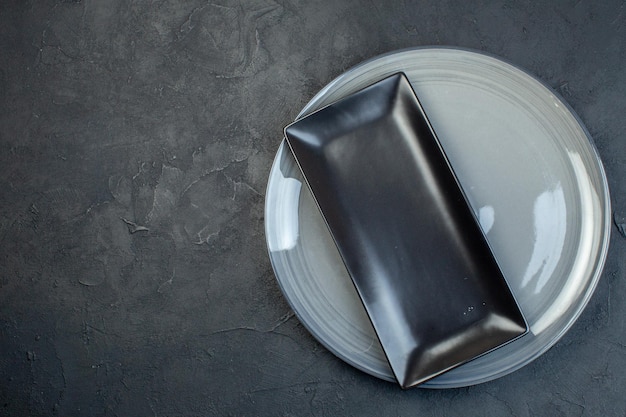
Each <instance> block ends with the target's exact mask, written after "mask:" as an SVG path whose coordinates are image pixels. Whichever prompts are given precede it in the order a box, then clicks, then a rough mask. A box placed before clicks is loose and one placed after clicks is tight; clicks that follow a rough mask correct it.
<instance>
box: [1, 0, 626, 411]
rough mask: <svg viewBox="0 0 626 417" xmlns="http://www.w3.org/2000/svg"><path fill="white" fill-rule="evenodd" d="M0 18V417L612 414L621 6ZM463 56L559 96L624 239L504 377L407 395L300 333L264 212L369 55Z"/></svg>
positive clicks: (294, 8)
mask: <svg viewBox="0 0 626 417" xmlns="http://www.w3.org/2000/svg"><path fill="white" fill-rule="evenodd" d="M389 3H390V4H386V3H385V2H382V1H381V2H378V3H377V2H367V1H365V2H364V1H336V2H330V1H327V2H322V1H293V2H282V1H276V2H275V1H271V0H256V1H241V2H236V1H227V0H222V1H220V2H216V3H207V2H205V1H174V0H169V1H159V0H154V1H147V0H146V1H121V0H74V1H72V0H61V1H56V2H54V1H43V0H42V1H38V2H34V1H28V0H23V1H17V0H5V1H2V2H0V415H31V416H37V415H59V416H74V415H84V416H94V415H119V416H131V415H132V416H144V415H145V416H175V415H187V416H189V415H199V416H200V415H250V416H252V415H278V416H289V415H293V416H295V415H355V416H364V415H381V414H387V415H417V414H419V415H422V416H441V415H467V414H471V415H482V416H508V415H515V416H537V415H549V416H560V415H563V416H582V415H585V416H596V415H605V416H623V415H624V414H625V413H626V396H625V395H624V390H625V389H626V325H625V324H624V323H625V320H624V317H626V302H625V301H624V300H625V299H626V281H625V278H626V270H625V269H624V267H625V265H624V256H623V253H624V250H625V249H626V239H625V238H624V237H623V236H622V235H621V234H620V233H619V232H618V230H619V231H622V232H623V230H624V227H626V226H625V225H624V223H625V222H626V221H625V220H624V219H626V197H625V196H626V176H625V175H624V174H625V173H626V165H625V164H626V152H625V150H626V144H625V143H624V141H625V135H626V118H625V117H624V114H626V99H625V98H624V97H626V71H624V68H626V56H625V50H626V41H624V39H626V5H625V3H624V2H623V1H606V2H591V1H578V2H575V1H560V2H548V1H546V2H543V4H537V3H535V2H525V1H523V2H514V1H496V2H463V1H456V2H452V1H440V2H431V3H429V4H427V3H426V2H424V3H419V2H409V1H397V2H389ZM435 44H436V45H457V46H463V47H470V48H475V49H480V50H484V51H487V52H490V53H493V54H497V55H499V56H501V57H504V58H505V59H508V60H510V61H512V62H514V63H516V64H518V65H520V66H523V67H525V68H527V69H528V70H530V71H531V72H533V73H535V74H536V75H538V76H539V77H540V78H542V79H544V80H545V81H546V82H547V83H548V84H550V85H551V86H553V87H554V88H555V89H557V90H558V91H559V92H561V93H562V94H563V95H564V97H565V99H566V100H568V101H569V103H570V104H571V105H572V106H573V108H574V109H575V110H576V111H577V112H578V113H579V114H580V116H581V118H582V119H583V121H584V122H585V124H586V125H587V127H588V128H589V130H590V132H591V134H592V135H593V137H594V139H595V141H596V145H597V147H598V149H599V151H600V154H601V156H602V159H603V161H604V163H605V167H606V169H607V175H608V179H609V185H610V187H611V191H612V198H613V203H614V211H615V216H614V218H615V223H616V227H615V228H614V229H613V231H614V232H616V233H614V234H613V237H612V241H611V248H610V251H609V258H608V260H607V264H606V268H605V273H604V275H603V277H602V280H601V282H600V284H599V286H598V289H597V291H596V294H595V295H594V297H593V298H592V299H591V302H590V304H589V306H588V308H587V309H586V310H585V312H584V313H583V315H582V316H581V318H580V320H579V321H578V322H577V323H576V325H575V326H574V327H573V328H572V330H571V331H570V332H569V333H568V334H567V335H566V336H565V337H564V338H563V339H562V341H561V342H559V343H558V344H557V345H556V346H555V347H553V348H552V349H551V350H550V351H548V352H547V353H546V354H545V355H543V356H542V357H541V358H539V359H538V360H536V361H535V362H533V363H532V364H530V365H529V366H527V367H525V368H523V369H522V370H520V371H517V372H515V373H514V374H512V375H509V376H507V377H505V378H502V379H500V380H497V381H493V382H490V383H486V384H483V385H479V386H475V387H470V388H465V389H455V390H447V391H428V390H419V389H418V390H410V391H401V390H399V389H398V388H397V387H396V386H395V385H393V384H390V383H386V382H381V381H379V380H377V379H375V378H372V377H369V376H367V375H365V374H363V373H361V372H359V371H357V370H354V369H353V368H351V367H350V366H348V365H346V364H344V363H343V362H341V361H340V360H338V359H336V358H335V357H334V356H333V355H332V354H330V353H329V352H327V351H326V350H325V349H324V348H322V347H321V346H320V345H319V344H318V343H316V342H315V341H314V339H313V338H312V337H311V336H310V335H309V334H308V333H307V332H306V331H305V330H304V329H303V328H302V326H301V325H300V324H299V323H298V321H297V320H296V319H295V318H293V316H292V314H291V313H290V310H289V308H288V306H287V305H286V303H285V301H284V300H283V298H282V295H281V294H280V291H279V290H278V286H277V284H276V282H275V279H274V276H273V273H272V270H271V267H270V264H269V261H268V258H267V254H266V249H265V240H264V233H263V195H264V192H265V191H264V190H265V185H266V178H267V174H268V172H269V167H270V163H271V161H272V158H273V155H274V152H275V151H276V149H277V147H278V144H279V142H280V139H281V135H282V128H283V126H284V125H286V124H288V123H289V122H290V121H291V120H293V118H294V117H295V115H296V114H297V113H298V111H299V109H300V108H301V107H302V106H303V105H304V103H305V102H306V101H307V100H308V99H309V98H310V97H312V95H313V94H314V93H315V92H317V90H318V89H320V88H321V87H322V86H323V85H324V84H326V83H327V82H328V81H330V80H331V79H332V78H333V77H335V76H337V75H339V74H340V73H342V72H343V71H344V70H346V69H347V68H349V67H351V66H352V65H354V64H357V63H358V62H360V61H362V60H363V59H365V58H369V57H372V56H374V55H377V54H379V53H382V52H387V51H390V50H394V49H398V48H403V47H409V46H419V45H435Z"/></svg>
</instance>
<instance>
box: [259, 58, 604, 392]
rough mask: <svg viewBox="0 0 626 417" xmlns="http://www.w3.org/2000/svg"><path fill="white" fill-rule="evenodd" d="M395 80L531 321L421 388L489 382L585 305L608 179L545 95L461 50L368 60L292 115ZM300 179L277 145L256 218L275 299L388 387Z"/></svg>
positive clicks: (598, 254)
mask: <svg viewBox="0 0 626 417" xmlns="http://www.w3.org/2000/svg"><path fill="white" fill-rule="evenodd" d="M399 71H402V72H404V73H405V74H406V75H407V77H408V79H409V81H410V82H411V85H412V86H413V89H414V90H415V92H416V94H417V96H418V97H419V99H420V101H421V103H422V105H423V107H424V110H425V112H426V114H427V115H428V117H429V119H430V121H431V123H432V125H433V128H434V130H435V132H436V133H437V136H438V137H439V140H440V141H441V144H442V146H443V148H444V149H445V152H446V154H447V156H448V158H449V160H450V162H451V164H452V166H453V167H454V170H455V172H456V174H457V176H458V178H459V181H460V182H461V185H462V186H463V188H464V190H465V192H466V194H467V197H468V199H469V201H470V204H471V205H472V207H473V209H474V210H475V211H476V214H477V216H478V218H479V220H480V223H481V225H482V227H483V229H484V231H485V232H486V234H487V238H488V240H489V242H490V245H491V247H492V249H493V251H494V254H495V256H496V258H497V259H498V262H499V264H500V266H501V268H502V270H503V272H504V275H505V277H506V278H507V281H508V283H509V285H510V287H511V290H512V291H513V293H514V295H515V297H516V299H517V300H518V302H519V304H520V308H521V310H522V312H523V313H524V315H525V317H526V320H527V321H528V324H529V326H530V332H529V333H528V334H527V335H525V336H523V337H522V338H520V339H518V340H516V341H514V342H512V343H510V344H508V345H506V346H504V347H502V348H500V349H497V350H495V351H493V352H491V353H489V354H487V355H484V356H482V357H480V358H478V359H476V360H473V361H471V362H469V363H466V364H465V365H462V366H460V367H459V368H456V369H454V370H452V371H449V372H447V373H445V374H443V375H441V376H439V377H437V378H435V379H433V380H431V381H429V382H427V383H426V384H423V385H422V386H423V387H429V388H452V387H461V386H468V385H473V384H477V383H481V382H485V381H489V380H492V379H495V378H498V377H501V376H504V375H506V374H508V373H510V372H513V371H514V370H516V369H519V368H520V367H522V366H524V365H526V364H528V363H529V362H531V361H532V360H533V359H535V358H537V357H538V356H539V355H541V354H542V353H543V352H545V351H546V350H547V349H549V348H550V347H551V346H552V345H553V344H554V343H556V342H557V341H558V340H559V339H560V338H561V337H562V336H563V334H564V333H565V332H566V331H567V330H568V329H569V328H570V326H571V325H572V324H573V323H574V321H575V320H576V319H577V318H578V316H579V315H580V313H581V312H582V310H583V308H584V307H585V305H586V304H587V302H588V301H589V298H590V297H591V294H592V293H593V290H594V289H595V286H596V284H597V282H598V280H599V277H600V274H601V271H602V266H603V264H604V260H605V258H606V252H607V249H608V239H609V232H610V202H609V194H608V187H607V182H606V177H605V175H604V171H603V168H602V165H601V163H600V160H599V158H598V156H597V153H596V151H595V149H594V147H593V146H592V145H591V143H590V138H589V135H588V133H587V131H586V130H585V128H584V127H583V126H582V124H581V123H580V121H579V120H578V118H577V117H576V116H575V114H574V113H573V112H572V110H571V109H570V108H569V107H568V106H567V105H566V104H565V103H564V102H563V101H562V100H561V99H560V98H559V97H557V96H556V95H555V94H554V92H553V91H552V90H550V89H549V88H547V87H546V86H545V85H543V84H542V83H541V82H539V81H537V80H536V79H535V78H534V77H532V76H530V75H528V74H527V73H526V72H524V71H522V70H520V69H518V68H516V67H514V66H512V65H510V64H507V63H504V62H502V61H500V60H498V59H496V58H493V57H491V56H488V55H484V54H481V53H476V52H470V51H466V50H459V49H451V48H423V49H411V50H403V51H399V52H394V53H391V54H387V55H383V56H381V57H378V58H375V59H372V60H370V61H367V62H365V63H363V64H361V65H359V66H357V67H355V68H353V69H351V70H349V71H348V72H346V73H344V74H343V75H341V76H340V77H338V78H337V79H335V80H334V81H332V82H331V83H330V84H329V85H328V86H326V87H325V88H324V89H323V90H322V91H320V92H319V93H318V94H317V95H316V96H315V97H314V98H313V99H312V100H311V101H310V102H309V103H308V104H307V106H305V108H304V109H303V110H302V112H301V113H300V115H299V116H298V117H302V116H303V115H306V114H308V113H310V112H312V111H314V110H316V109H318V108H320V107H322V106H324V105H327V104H329V103H331V102H333V101H336V100H338V99H340V98H341V97H343V96H345V95H348V94H350V93H353V92H355V91H357V90H359V89H361V88H363V87H366V86H367V85H370V84H372V83H374V82H376V81H378V80H380V79H382V78H384V77H386V76H388V75H391V74H393V73H396V72H399ZM302 181H303V180H302V177H301V175H300V172H299V170H298V168H297V166H296V165H295V162H294V160H293V157H292V156H291V154H290V152H289V150H288V148H287V147H286V146H285V144H284V143H283V144H281V146H280V148H279V150H278V153H277V155H276V159H275V161H274V165H273V167H272V171H271V173H270V178H269V183H268V189H267V194H266V206H265V216H266V220H265V221H266V236H267V242H268V248H269V253H270V259H271V261H272V265H273V267H274V271H275V273H276V277H277V279H278V282H279V284H280V286H281V288H282V290H283V293H284V294H285V296H286V298H287V300H288V301H289V303H290V304H291V306H292V307H293V309H294V311H295V312H296V314H297V315H298V317H299V318H300V320H301V321H302V323H303V324H304V325H305V326H306V327H307V328H308V329H309V330H310V331H311V333H312V334H313V335H314V336H315V337H316V338H317V339H318V340H319V341H320V342H321V343H323V344H324V345H325V346H326V347H327V348H328V349H330V350H331V351H332V352H334V353H335V354H336V355H337V356H339V357H340V358H342V359H343V360H345V361H346V362H348V363H350V364H352V365H353V366H355V367H356V368H359V369H361V370H363V371H365V372H367V373H369V374H371V375H374V376H377V377H379V378H382V379H386V380H393V374H392V373H391V370H390V368H389V365H388V364H387V361H386V359H385V355H384V353H383V351H382V349H381V347H380V345H379V343H378V340H377V339H376V335H375V333H374V330H373V329H372V326H371V324H370V322H369V319H368V317H367V315H366V313H365V311H364V309H363V306H362V304H361V301H360V300H359V297H358V295H357V293H356V291H355V289H354V287H353V284H352V282H351V280H350V277H349V276H348V274H347V272H346V270H345V267H344V266H343V264H342V262H341V258H340V257H339V254H338V253H337V250H336V248H335V246H334V243H333V240H332V238H331V237H330V234H329V232H328V230H327V228H326V225H325V224H324V221H323V219H322V217H321V215H320V213H319V212H318V209H317V207H316V205H315V203H314V201H313V199H312V197H311V194H310V193H309V191H308V189H307V187H306V186H303V182H302ZM418 215H419V213H416V216H418Z"/></svg>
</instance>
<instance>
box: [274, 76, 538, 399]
mask: <svg viewBox="0 0 626 417" xmlns="http://www.w3.org/2000/svg"><path fill="white" fill-rule="evenodd" d="M285 133H286V137H287V142H288V144H289V146H290V148H291V150H292V151H293V153H294V155H295V157H296V161H297V162H298V164H299V166H300V167H301V169H302V172H303V174H304V177H305V178H306V180H307V183H308V184H309V186H310V188H311V190H312V192H313V196H314V197H315V199H316V201H317V203H318V205H319V207H320V209H321V212H322V215H323V216H324V218H325V220H326V223H327V224H328V227H329V229H330V231H331V234H332V236H333V237H334V239H335V242H336V244H337V247H338V249H339V253H340V254H341V256H342V258H343V261H344V263H345V265H346V267H347V269H348V272H349V273H350V276H351V278H352V281H353V282H354V284H355V287H356V288H357V291H358V293H359V295H360V297H361V300H362V301H363V304H364V306H365V309H366V311H367V312H368V314H369V317H370V319H371V321H372V324H373V326H374V329H375V330H376V333H377V335H378V338H379V340H380V342H381V344H382V347H383V349H384V351H385V354H386V356H387V358H388V360H389V363H390V365H391V368H392V370H393V371H394V374H395V376H396V379H397V380H398V382H399V383H400V385H401V386H402V387H404V388H408V387H411V386H414V385H417V384H420V383H422V382H424V381H426V380H428V379H431V378H433V377H435V376H437V375H439V374H441V373H443V372H445V371H447V370H449V369H451V368H453V367H456V366H458V365H460V364H462V363H465V362H467V361H469V360H471V359H473V358H475V357H477V356H480V355H481V354H484V353H486V352H488V351H490V350H492V349H495V348H496V347H498V346H500V345H502V344H504V343H506V342H509V341H511V340H513V339H515V338H516V337H518V336H520V335H522V334H524V333H525V332H526V331H527V328H526V323H525V322H524V318H523V317H522V314H521V312H520V311H519V309H518V307H517V305H516V303H515V300H514V298H513V296H512V294H511V292H510V290H509V288H508V287H507V284H506V281H505V279H504V277H503V275H502V273H501V271H500V269H499V267H498V265H497V263H496V261H495V259H494V257H493V255H492V253H491V251H490V248H489V246H488V244H487V241H486V240H485V238H484V235H483V233H482V231H481V229H480V226H479V225H478V222H477V220H476V218H475V217H474V214H473V212H472V210H471V208H470V207H469V205H468V203H467V201H466V199H465V197H464V195H463V192H462V190H461V188H460V186H459V184H458V182H457V181H456V178H455V176H454V174H453V172H452V169H451V167H450V166H449V164H448V161H447V159H446V157H445V155H444V153H443V151H442V150H441V147H440V146H439V143H438V141H437V139H436V137H435V135H434V133H433V131H432V129H431V127H430V125H429V123H428V120H427V118H426V115H425V114H424V113H423V110H422V108H421V106H420V104H419V102H418V100H417V98H416V96H415V94H414V92H413V90H412V89H411V85H410V84H409V82H408V81H407V79H406V77H405V76H404V74H401V73H398V74H395V75H392V76H390V77H387V78H386V79H384V80H382V81H379V82H377V83H375V84H373V85H371V86H369V87H367V88H365V89H363V90H361V91H359V92H357V93H354V94H352V95H350V96H348V97H346V98H344V99H342V100H340V101H338V102H336V103H333V104H331V105H329V106H327V107H325V108H323V109H321V110H319V111H317V112H315V113H313V114H311V115H309V116H307V117H305V118H303V119H300V120H299V121H297V122H295V123H293V124H292V125H290V126H288V127H287V128H286V129H285Z"/></svg>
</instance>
